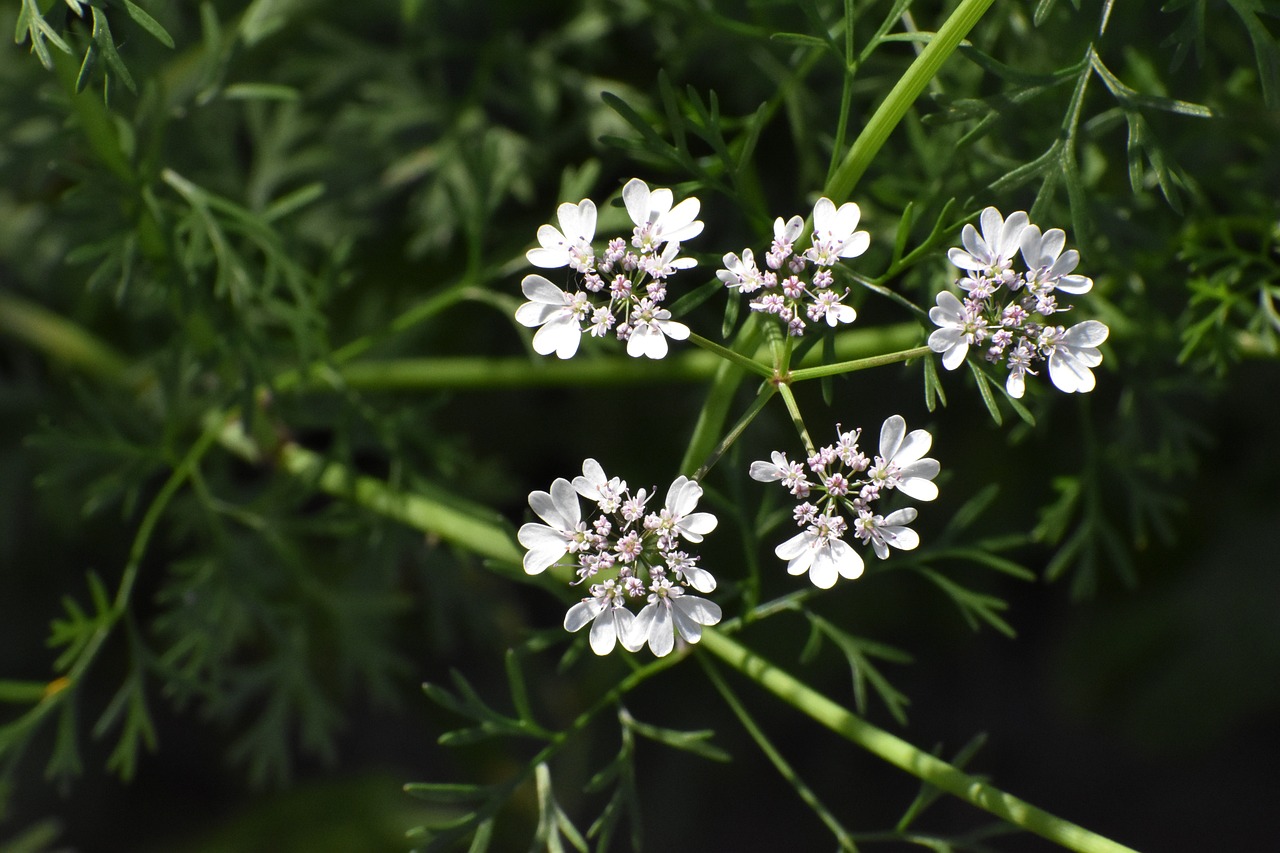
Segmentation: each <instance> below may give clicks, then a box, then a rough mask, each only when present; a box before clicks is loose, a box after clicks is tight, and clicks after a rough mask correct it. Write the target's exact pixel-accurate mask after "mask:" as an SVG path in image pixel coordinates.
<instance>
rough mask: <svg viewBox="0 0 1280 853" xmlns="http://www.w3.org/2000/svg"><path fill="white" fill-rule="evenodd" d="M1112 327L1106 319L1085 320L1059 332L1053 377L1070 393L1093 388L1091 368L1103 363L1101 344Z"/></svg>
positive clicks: (1051, 360)
mask: <svg viewBox="0 0 1280 853" xmlns="http://www.w3.org/2000/svg"><path fill="white" fill-rule="evenodd" d="M1058 328H1059V329H1061V327H1060V326H1059V327H1058ZM1110 331H1111V330H1110V329H1108V328H1107V326H1106V324H1105V323H1100V322H1099V321H1097V320H1085V321H1084V322H1083V323H1077V324H1075V325H1074V326H1072V327H1071V328H1070V329H1067V330H1066V331H1065V332H1060V333H1059V336H1057V338H1056V340H1055V341H1054V342H1053V343H1052V345H1051V346H1052V351H1051V352H1050V354H1049V378H1050V379H1052V380H1053V384H1054V385H1057V386H1058V388H1059V390H1062V391H1065V392H1066V393H1068V394H1074V393H1076V392H1081V393H1084V392H1088V391H1092V390H1093V386H1094V378H1093V371H1092V370H1090V368H1092V367H1097V366H1098V365H1099V364H1102V353H1101V352H1099V351H1098V345H1099V344H1101V343H1102V342H1103V341H1105V340H1106V339H1107V335H1108V334H1110Z"/></svg>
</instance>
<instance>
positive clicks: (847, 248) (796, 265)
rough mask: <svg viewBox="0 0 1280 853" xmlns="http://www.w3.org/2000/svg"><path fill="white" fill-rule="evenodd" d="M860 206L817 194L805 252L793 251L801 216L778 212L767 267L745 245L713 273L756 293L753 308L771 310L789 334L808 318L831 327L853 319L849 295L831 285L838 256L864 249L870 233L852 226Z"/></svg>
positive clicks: (855, 224) (802, 329)
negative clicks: (846, 301) (847, 300)
mask: <svg viewBox="0 0 1280 853" xmlns="http://www.w3.org/2000/svg"><path fill="white" fill-rule="evenodd" d="M861 215H862V213H861V211H860V210H859V209H858V206H857V205H856V204H853V203H852V202H848V203H846V204H842V205H840V207H839V208H837V207H836V206H835V203H834V202H833V201H831V199H828V198H820V199H818V203H817V204H816V205H814V208H813V226H814V227H813V239H812V241H811V244H810V247H809V249H808V250H806V251H805V252H804V253H797V252H796V251H795V241H796V240H797V239H798V238H799V237H800V234H801V233H802V232H803V231H804V220H803V219H802V218H800V217H799V216H793V217H791V219H789V220H787V221H785V222H784V221H783V220H782V217H778V219H777V220H776V221H775V222H774V224H773V245H772V246H770V248H769V252H768V254H766V255H765V259H764V260H765V267H766V269H765V270H763V271H761V269H760V268H759V266H758V265H757V263H756V258H755V253H754V252H753V251H752V250H751V249H743V250H742V255H741V257H739V256H738V255H735V254H733V253H732V252H730V253H729V254H727V255H725V256H724V269H721V270H719V271H718V272H717V273H716V277H717V278H719V279H720V280H721V281H722V282H724V284H725V286H726V287H728V288H730V289H736V290H738V291H739V292H741V293H744V294H747V295H755V294H759V295H757V296H755V297H754V298H753V299H752V301H751V302H750V303H749V305H750V307H751V310H752V311H761V312H764V313H766V314H774V315H776V316H777V317H778V319H779V320H781V321H782V322H783V323H784V324H785V325H786V327H787V332H788V333H789V334H791V335H795V336H799V335H803V334H804V332H805V329H806V327H807V323H806V322H805V319H806V318H807V319H808V320H809V321H810V322H814V323H817V322H820V321H825V322H826V324H827V325H828V326H831V327H835V326H837V325H839V324H841V323H852V322H853V321H854V319H855V318H856V317H857V316H858V314H857V312H856V311H855V310H854V309H853V306H851V305H845V304H844V303H843V300H844V298H845V297H846V296H848V295H849V290H848V288H845V289H844V290H843V291H841V290H838V289H837V288H836V287H835V277H834V275H833V274H832V272H831V268H832V267H833V266H834V265H835V264H836V263H838V262H839V261H841V260H844V259H847V258H856V257H858V256H859V255H861V254H862V253H863V252H865V251H866V250H867V246H868V245H870V243H871V236H870V235H869V234H868V233H867V232H866V231H858V230H856V229H857V227H858V220H859V219H860V218H861Z"/></svg>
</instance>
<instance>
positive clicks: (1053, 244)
mask: <svg viewBox="0 0 1280 853" xmlns="http://www.w3.org/2000/svg"><path fill="white" fill-rule="evenodd" d="M1011 218H1012V217H1011ZM1021 244H1022V245H1021V248H1022V260H1024V261H1025V262H1026V264H1027V271H1028V272H1027V283H1028V286H1030V287H1036V286H1047V287H1048V288H1050V289H1052V290H1061V291H1062V292H1063V293H1073V294H1080V293H1088V292H1089V289H1090V288H1092V287H1093V279H1091V278H1088V277H1087V276H1083V275H1070V273H1071V271H1072V270H1074V269H1075V268H1076V266H1077V265H1079V263H1080V253H1079V252H1077V251H1076V250H1075V249H1068V250H1067V251H1066V252H1063V251H1062V247H1063V246H1065V245H1066V244H1067V235H1066V232H1064V231H1063V230H1062V229H1061V228H1050V229H1049V230H1048V231H1046V232H1044V233H1043V234H1041V233H1040V228H1039V227H1038V226H1035V225H1028V226H1027V227H1026V229H1024V230H1023V232H1022V240H1021Z"/></svg>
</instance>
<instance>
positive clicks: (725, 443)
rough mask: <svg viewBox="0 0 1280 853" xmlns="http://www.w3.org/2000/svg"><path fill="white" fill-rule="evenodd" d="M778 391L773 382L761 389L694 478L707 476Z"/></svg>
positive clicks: (698, 478)
mask: <svg viewBox="0 0 1280 853" xmlns="http://www.w3.org/2000/svg"><path fill="white" fill-rule="evenodd" d="M777 391H778V388H777V386H776V385H773V384H767V385H765V387H764V388H762V389H761V390H760V394H759V395H758V396H757V397H756V399H755V400H754V401H753V402H752V403H751V406H750V407H749V408H748V409H747V411H746V413H744V414H743V416H742V417H741V418H739V419H738V422H737V423H736V424H734V426H733V429H731V430H729V432H728V433H727V434H726V435H725V437H724V438H723V439H721V440H720V443H719V444H717V445H716V447H715V450H713V451H711V455H710V456H708V457H707V460H706V461H705V462H703V463H702V466H701V467H699V468H698V470H697V471H696V472H695V473H694V475H693V479H695V480H701V479H702V478H703V477H705V476H707V472H708V471H710V470H711V468H712V467H713V466H714V465H715V464H716V462H718V461H719V460H720V457H721V456H723V455H724V452H725V451H726V450H728V449H729V448H730V447H732V446H733V443H734V442H735V441H737V440H738V437H739V436H741V435H742V433H743V431H744V430H746V428H747V427H748V426H749V425H750V424H751V422H752V421H753V420H755V419H756V415H758V414H760V413H761V412H762V411H764V407H765V404H767V403H768V402H769V399H770V398H771V397H773V395H774V394H776V393H777Z"/></svg>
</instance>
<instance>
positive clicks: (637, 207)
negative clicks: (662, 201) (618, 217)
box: [622, 178, 649, 225]
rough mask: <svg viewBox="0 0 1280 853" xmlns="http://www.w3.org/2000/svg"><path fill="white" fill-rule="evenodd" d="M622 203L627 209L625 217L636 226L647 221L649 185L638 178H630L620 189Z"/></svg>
mask: <svg viewBox="0 0 1280 853" xmlns="http://www.w3.org/2000/svg"><path fill="white" fill-rule="evenodd" d="M622 202H623V204H625V205H626V207H627V215H628V216H630V217H631V221H632V222H634V223H635V224H636V225H643V224H645V223H646V222H648V221H649V185H648V184H646V183H645V182H644V181H642V180H640V179H639V178H632V179H631V180H629V181H627V185H626V186H625V187H623V188H622Z"/></svg>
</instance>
